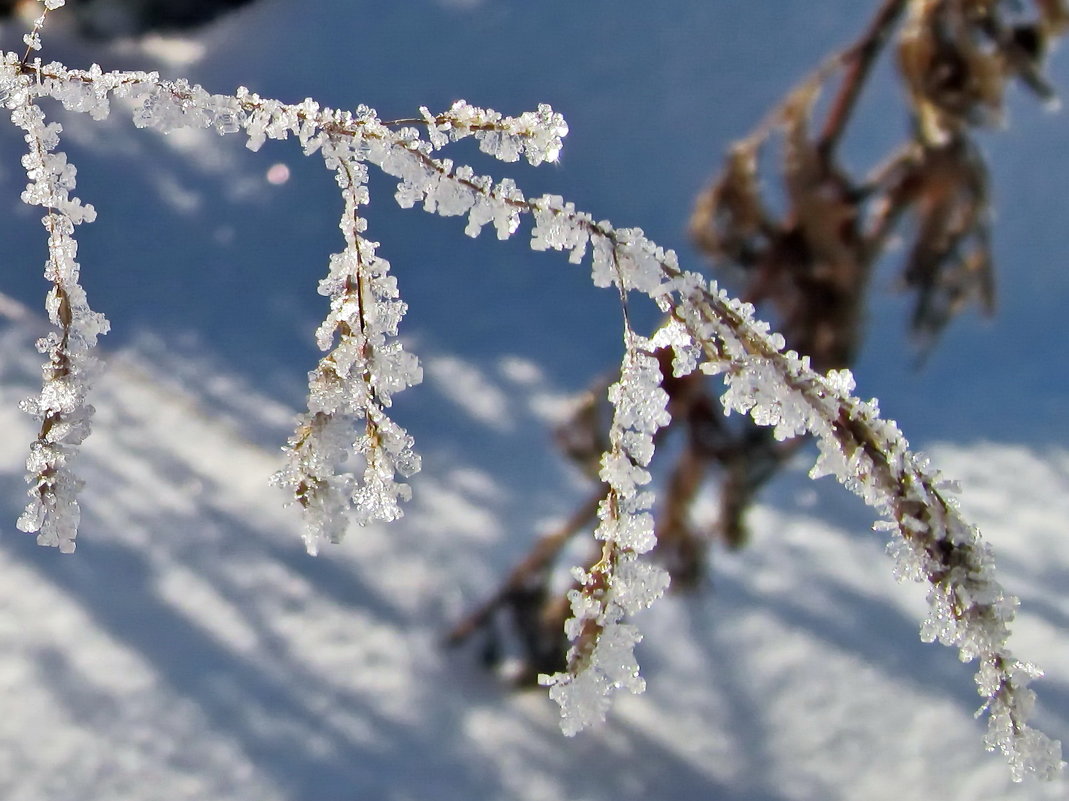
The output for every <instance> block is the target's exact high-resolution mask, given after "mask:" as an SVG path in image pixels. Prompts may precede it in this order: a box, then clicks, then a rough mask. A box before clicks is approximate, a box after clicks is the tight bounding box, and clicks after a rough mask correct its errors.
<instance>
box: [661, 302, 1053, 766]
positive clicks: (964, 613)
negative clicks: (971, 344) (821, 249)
mask: <svg viewBox="0 0 1069 801" xmlns="http://www.w3.org/2000/svg"><path fill="white" fill-rule="evenodd" d="M750 312H751V309H749V308H748V307H746V306H745V305H744V304H739V303H738V302H736V301H732V300H730V299H727V298H726V297H725V296H724V295H722V294H716V293H711V292H709V291H707V290H706V289H705V288H704V287H697V286H695V288H694V290H693V291H692V292H691V293H690V294H689V295H688V296H687V297H685V298H684V299H683V300H682V302H681V303H680V304H679V305H677V306H676V309H675V311H674V313H675V314H676V316H677V318H678V319H680V320H682V321H684V322H685V324H686V325H687V328H688V330H689V331H690V332H691V334H692V336H694V337H695V339H696V340H697V341H700V342H701V343H702V345H703V347H704V348H705V349H706V352H707V355H708V356H709V357H710V359H711V361H710V362H708V363H707V364H708V365H710V366H711V367H712V369H710V370H709V372H724V373H725V377H726V379H727V381H728V384H729V389H728V392H727V394H726V395H725V408H728V409H734V410H736V411H741V412H744V413H749V414H750V415H751V416H753V418H754V419H755V420H756V421H757V422H759V423H762V424H765V425H773V426H775V427H776V429H777V431H776V435H777V437H780V438H786V437H789V436H792V435H793V434H794V433H800V432H801V431H803V430H808V431H810V432H812V433H813V434H814V435H815V436H816V439H817V443H818V446H819V448H820V451H821V457H820V460H819V461H818V463H817V465H816V466H815V467H814V469H813V473H812V474H813V476H814V477H816V476H818V475H823V474H826V473H830V474H832V475H834V476H835V477H836V478H837V479H838V480H839V481H840V482H841V483H842V484H843V485H844V486H846V487H847V488H848V489H850V490H852V491H853V492H855V493H856V494H857V495H859V496H860V497H861V498H862V499H863V500H864V501H865V502H866V503H868V504H869V505H871V506H873V507H874V508H875V509H876V510H877V511H878V512H879V513H880V514H881V515H883V516H884V517H885V518H887V519H886V522H884V523H881V524H878V527H879V528H883V529H887V530H889V531H890V532H891V534H892V541H891V543H890V545H889V548H888V550H889V552H890V553H891V554H892V555H893V556H894V557H895V559H896V562H897V564H896V568H895V573H896V575H897V576H898V577H899V579H900V580H913V581H920V582H925V583H927V584H928V587H929V593H928V603H929V615H928V618H927V619H926V620H925V621H924V623H923V625H922V627H921V637H922V639H924V640H925V641H927V642H931V641H934V640H939V642H941V643H943V644H944V645H949V646H953V647H956V648H957V649H958V652H959V656H960V658H961V659H962V661H972V660H973V659H976V660H978V662H979V670H978V673H977V676H976V681H977V689H978V692H979V694H980V695H981V696H982V697H983V698H984V704H983V706H982V707H981V709H980V711H979V712H978V714H982V713H984V712H987V713H988V714H989V720H988V734H987V737H986V743H987V745H988V747H989V748H991V749H994V748H998V749H1000V750H1001V751H1002V752H1003V754H1004V755H1005V756H1006V757H1007V759H1008V760H1009V762H1010V767H1011V772H1012V776H1013V778H1014V779H1015V780H1017V781H1019V780H1020V779H1022V778H1023V777H1024V776H1025V775H1028V774H1034V775H1037V776H1039V777H1040V778H1044V779H1051V778H1053V777H1054V776H1055V775H1056V774H1057V773H1058V772H1060V770H1061V768H1062V766H1063V763H1062V762H1061V748H1060V743H1058V742H1057V741H1051V740H1049V739H1048V738H1047V737H1046V736H1045V735H1043V734H1042V733H1041V732H1038V731H1036V730H1035V729H1032V728H1031V727H1029V726H1028V725H1027V723H1026V720H1027V717H1028V715H1029V714H1030V711H1031V709H1032V706H1033V704H1034V693H1033V692H1032V691H1031V690H1030V689H1028V686H1027V685H1028V683H1029V681H1031V680H1032V679H1033V678H1036V677H1037V676H1039V675H1041V671H1039V670H1038V669H1037V668H1036V667H1035V666H1034V665H1031V664H1028V663H1025V662H1022V661H1020V660H1018V659H1016V658H1015V657H1014V656H1013V655H1012V654H1011V653H1010V651H1009V650H1008V649H1007V647H1006V642H1007V639H1008V637H1009V634H1010V631H1009V624H1010V622H1011V621H1012V620H1013V617H1014V612H1015V609H1016V606H1017V599H1016V598H1014V597H1012V596H1010V595H1008V594H1007V593H1006V592H1005V591H1004V590H1003V588H1002V587H1001V585H1000V584H999V583H998V581H997V580H996V577H995V570H994V563H993V558H992V555H991V552H990V549H989V547H988V546H987V545H986V544H985V543H983V542H982V540H981V539H980V537H979V532H978V531H977V530H976V529H975V527H973V526H971V525H969V524H968V523H967V522H966V521H965V520H964V519H963V518H962V516H961V514H960V511H959V510H958V507H957V504H956V502H955V501H954V500H953V499H952V498H950V497H948V496H947V495H946V489H947V488H949V487H950V486H951V485H949V484H948V483H947V482H945V481H943V480H942V479H941V477H940V476H939V474H938V473H931V472H929V470H928V467H927V461H926V460H925V459H924V458H923V457H919V456H917V455H915V454H913V453H912V452H910V451H909V449H908V443H907V442H906V440H905V438H904V437H903V436H902V434H901V432H900V431H899V430H898V428H897V426H895V425H894V424H893V423H891V422H889V421H884V420H881V419H880V417H879V411H878V408H877V407H876V404H875V402H874V401H870V402H868V403H865V402H862V401H860V400H858V399H856V398H854V397H853V396H852V395H851V394H850V393H851V391H852V389H853V381H852V378H851V377H850V376H849V374H848V373H847V372H846V371H833V372H832V373H829V374H828V376H826V377H824V376H819V375H817V374H815V373H813V372H812V371H811V370H809V368H808V364H807V360H806V359H804V358H799V357H798V356H797V354H794V353H792V352H787V353H783V352H781V350H780V348H782V343H781V342H780V341H779V339H778V338H777V337H776V336H775V335H773V336H771V337H769V336H767V335H766V334H765V333H764V332H762V331H761V330H760V328H757V329H754V328H753V323H752V321H751V320H750V319H749V314H750Z"/></svg>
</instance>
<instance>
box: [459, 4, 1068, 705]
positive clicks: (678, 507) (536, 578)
mask: <svg viewBox="0 0 1069 801" xmlns="http://www.w3.org/2000/svg"><path fill="white" fill-rule="evenodd" d="M1067 27H1069V6H1067V5H1066V3H1065V2H1064V0H1030V2H1027V3H1025V2H1015V1H1014V0H884V2H882V3H881V4H880V6H879V7H878V8H877V10H876V12H875V14H874V16H873V17H872V19H871V20H870V22H869V23H868V25H867V27H866V29H865V30H864V31H863V33H862V34H861V36H860V37H859V38H858V39H857V40H856V41H855V42H854V43H853V44H852V45H850V46H849V47H847V48H845V49H844V50H841V51H839V52H837V53H835V54H833V55H831V56H830V57H829V58H827V59H826V60H825V61H824V62H823V63H822V64H821V65H820V66H819V67H818V68H817V69H816V70H815V71H813V73H812V74H810V75H808V76H807V77H806V78H805V79H804V80H802V81H801V82H800V83H799V84H798V85H797V86H795V87H794V88H793V89H792V90H791V91H789V92H788V93H787V95H786V96H785V98H784V99H783V100H782V101H781V102H780V103H779V104H778V105H777V106H776V107H775V108H773V109H772V110H771V111H770V112H769V114H768V115H767V117H766V118H765V119H764V120H763V121H762V122H761V123H760V124H759V125H758V126H757V127H756V128H755V129H754V130H753V131H752V132H751V133H750V134H748V135H747V136H745V137H743V138H742V139H740V140H738V141H737V142H735V143H733V144H732V145H731V146H730V147H729V148H728V151H727V154H726V156H725V159H724V163H723V166H722V167H721V170H720V172H719V173H718V174H717V175H716V177H715V178H714V180H713V181H712V182H711V184H710V185H709V187H708V188H707V189H706V190H705V191H704V192H702V193H701V195H700V196H699V197H698V198H697V201H696V203H695V207H694V212H693V215H692V217H691V220H690V232H691V236H692V239H693V241H694V243H695V245H696V247H697V248H698V249H699V250H700V251H701V252H702V253H704V254H705V255H706V256H707V257H708V258H709V260H710V263H711V265H712V268H713V269H714V270H715V271H717V272H718V273H721V274H724V275H726V276H728V277H729V278H732V277H733V278H734V279H735V280H737V281H740V282H741V290H740V292H739V293H738V294H739V295H740V297H742V298H743V299H744V300H746V301H748V302H750V303H753V304H755V305H757V306H759V307H760V308H761V310H762V313H763V314H764V316H765V317H766V318H772V319H773V321H774V322H775V324H776V325H777V327H778V330H779V331H781V332H782V333H783V335H784V336H785V337H786V339H787V343H788V346H789V347H791V348H793V349H795V350H797V351H798V352H799V353H802V354H808V355H809V357H810V358H811V363H812V366H813V368H814V369H816V370H817V371H820V372H824V371H827V370H830V369H838V368H845V367H849V366H851V365H852V364H853V363H854V361H855V359H856V357H857V354H858V351H859V349H860V348H861V346H862V340H863V334H864V318H865V308H866V302H867V292H868V289H869V287H870V285H871V283H872V281H871V277H872V274H873V271H874V269H875V267H876V266H877V265H878V264H879V263H880V262H881V261H882V260H883V259H884V258H885V257H886V256H887V255H888V251H889V245H890V243H891V242H892V237H894V238H896V239H898V240H902V241H904V242H905V244H906V247H905V248H904V249H903V251H902V252H903V253H904V256H902V257H901V267H900V275H901V278H900V283H901V286H902V288H903V290H904V291H906V292H909V293H911V294H912V295H913V297H914V300H913V311H912V315H911V319H910V323H909V325H910V329H911V332H912V333H913V335H914V336H915V338H916V340H917V342H918V346H919V347H920V348H921V351H922V353H923V352H925V351H927V349H929V348H930V347H931V346H932V345H933V344H934V343H935V341H936V340H937V339H938V337H939V334H940V333H941V332H942V330H943V329H944V327H945V326H946V325H947V324H948V323H949V321H950V320H951V319H952V318H953V317H954V316H955V315H956V314H958V313H959V312H960V311H961V310H962V309H964V308H966V307H967V306H969V305H970V304H973V303H977V304H979V305H980V306H981V308H982V309H983V310H984V311H985V312H987V313H991V312H992V311H993V309H994V305H995V277H994V265H993V262H992V256H991V230H990V218H991V214H990V189H989V176H988V169H987V165H986V163H985V161H984V158H983V156H982V154H981V152H980V149H979V148H978V146H977V144H976V142H975V140H974V134H975V132H976V131H977V129H979V128H982V127H985V126H990V125H991V124H992V123H995V122H999V121H1000V120H1001V118H1002V115H1003V109H1004V102H1005V93H1006V89H1007V86H1008V85H1009V84H1010V83H1011V82H1012V80H1013V79H1018V80H1020V81H1021V82H1022V83H1023V84H1024V85H1025V86H1026V87H1027V88H1028V89H1030V90H1031V91H1032V92H1033V93H1034V94H1035V95H1037V96H1038V97H1040V98H1041V99H1043V100H1047V101H1050V100H1053V97H1054V91H1053V89H1052V87H1051V86H1050V85H1049V83H1048V82H1047V80H1046V79H1045V77H1044V75H1043V62H1044V58H1045V56H1046V54H1047V52H1048V49H1049V47H1050V44H1051V43H1052V42H1053V41H1054V40H1056V39H1058V38H1059V37H1060V36H1062V35H1063V34H1064V32H1065V31H1066V29H1067ZM893 40H897V59H895V61H894V66H895V69H896V72H897V77H898V80H899V82H900V83H901V85H902V87H903V88H904V96H905V97H904V102H905V109H904V111H905V113H906V114H907V115H908V119H909V123H910V125H909V128H908V135H907V137H906V138H905V140H904V141H903V142H901V143H899V144H898V145H897V146H896V147H895V148H894V149H893V150H892V152H891V153H890V154H889V155H888V156H887V157H886V158H885V159H884V160H883V161H882V162H881V163H879V164H877V165H876V166H875V167H873V168H871V169H870V170H868V171H867V172H866V173H864V174H861V173H853V172H851V171H849V170H848V169H846V168H845V167H844V166H843V164H842V162H841V161H840V159H839V150H840V146H841V143H842V142H843V140H844V138H845V137H846V135H847V134H848V132H849V129H850V125H851V124H852V123H853V122H854V121H855V119H856V115H855V111H856V109H857V106H858V101H859V99H860V97H861V96H862V94H863V93H864V91H865V90H866V89H867V88H868V87H869V86H870V84H871V76H872V74H873V68H874V66H875V65H876V63H877V61H878V60H879V58H880V56H881V55H882V54H883V53H884V51H885V50H887V49H888V47H887V46H888V44H889V43H890V42H892V41H893ZM824 95H827V96H828V99H827V101H826V102H822V100H821V98H822V96H824ZM768 164H778V174H774V173H773V174H769V171H768V170H766V169H765V168H764V167H765V165H768ZM765 186H773V187H775V192H776V193H777V194H776V196H775V197H774V198H773V199H772V200H770V199H769V193H768V192H766V191H765V190H764V189H763V187H765ZM659 358H660V361H661V366H662V373H663V375H664V383H663V386H664V389H665V390H666V391H667V392H668V395H669V397H670V402H669V411H670V413H671V416H672V421H671V423H670V424H669V425H668V426H667V427H666V428H664V429H662V430H661V431H660V432H659V434H658V438H659V439H665V438H669V437H671V438H675V439H677V440H678V441H679V443H678V447H676V448H675V449H674V450H673V453H672V457H671V458H673V459H674V462H673V463H672V464H670V465H668V464H664V463H663V459H664V457H661V463H660V464H658V465H657V469H658V472H659V473H660V474H661V476H662V479H661V488H660V491H659V496H660V497H659V503H658V508H657V511H656V534H657V549H656V555H657V556H658V558H659V559H660V560H661V561H662V563H663V564H664V565H665V567H666V568H667V569H668V570H669V572H670V574H671V576H672V586H673V587H674V588H676V589H677V590H678V589H684V590H685V589H691V588H694V587H696V586H699V585H700V584H701V583H702V582H703V580H704V578H705V576H706V572H707V565H708V550H709V547H710V545H711V544H712V543H713V542H716V541H718V542H720V543H722V544H724V545H725V546H726V547H729V548H738V547H741V546H742V545H743V544H744V543H745V542H746V539H747V533H748V532H747V527H746V522H745V516H746V512H747V510H748V509H749V508H750V506H751V505H752V503H753V501H754V499H755V497H756V496H757V493H758V492H759V491H760V489H761V488H762V487H763V486H764V485H765V484H766V483H767V482H768V481H769V479H771V478H772V477H773V476H774V475H775V474H776V472H777V471H778V470H779V468H780V467H781V466H782V465H783V464H784V463H785V462H786V460H787V459H788V458H789V457H790V456H791V455H792V454H793V453H794V452H795V451H796V450H797V449H798V448H799V446H800V445H802V444H803V442H804V438H795V439H791V440H787V441H783V442H781V441H777V440H776V439H775V438H774V437H773V435H772V431H771V429H768V428H762V427H759V426H757V425H756V424H755V423H754V422H753V420H752V419H751V418H749V417H744V416H736V417H733V418H727V417H725V415H724V413H723V410H722V406H721V404H720V400H719V389H720V388H719V387H718V386H716V382H715V379H710V378H708V377H706V376H703V375H701V374H698V373H694V374H691V375H688V376H685V377H682V378H676V377H674V376H673V375H672V370H671V352H670V351H669V350H667V349H666V350H665V351H662V352H660V353H659ZM608 384H609V381H598V382H596V383H595V385H594V386H592V387H591V389H590V390H589V391H588V392H587V393H586V394H585V396H584V398H583V399H582V401H581V403H580V404H579V405H578V407H577V410H576V411H575V413H574V414H573V415H572V417H571V418H570V419H569V420H568V421H567V422H565V423H564V424H563V425H562V426H560V427H559V428H558V430H557V432H556V435H557V440H558V443H559V444H560V446H561V448H562V450H563V451H564V453H565V454H566V455H567V456H568V457H569V458H570V459H571V460H573V461H575V462H576V463H577V464H580V465H581V466H583V467H585V468H589V472H590V474H591V475H592V476H594V477H596V475H597V462H598V459H599V457H600V456H601V454H602V453H603V452H604V451H605V450H606V446H607V432H608V428H609V419H610V412H609V410H608V409H607V408H606V407H607V404H606V403H605V401H604V398H605V393H606V389H607V387H608ZM658 453H665V451H664V450H659V451H658ZM714 484H715V485H717V489H718V491H719V514H718V517H717V519H716V521H715V522H714V523H713V524H712V525H711V526H709V525H705V526H703V525H699V524H697V523H696V522H695V520H694V519H693V518H694V516H693V514H692V510H693V507H694V503H695V501H696V500H697V499H698V498H699V496H700V495H701V494H702V492H703V491H708V487H709V486H710V485H714ZM602 495H603V488H602V487H601V486H600V485H599V486H597V487H595V488H594V489H593V490H592V492H591V495H590V498H589V499H588V500H585V501H584V502H583V503H582V504H581V505H579V506H578V508H577V509H576V510H575V512H574V513H573V514H572V516H571V517H570V518H569V519H568V520H567V521H566V522H565V523H564V524H563V525H562V526H561V527H560V528H558V529H557V530H555V531H552V532H550V533H548V534H545V535H543V536H542V537H540V538H539V539H538V540H537V541H536V542H535V545H534V547H533V548H532V549H531V551H530V552H529V553H528V555H527V556H526V557H525V558H524V559H523V560H522V561H521V562H519V563H518V564H517V565H516V566H515V568H514V569H513V570H512V572H511V573H510V574H509V576H508V577H507V578H506V579H505V581H504V582H503V583H502V584H501V586H500V587H499V589H498V591H497V592H496V593H495V594H494V595H493V596H492V597H491V598H489V599H487V600H486V601H485V602H484V603H483V604H482V605H481V606H479V607H478V608H477V609H475V610H474V611H473V612H472V613H471V614H470V615H468V616H467V617H466V618H465V619H464V620H462V621H461V622H460V623H459V624H458V625H457V626H456V627H455V628H454V629H453V630H452V631H451V632H450V634H449V636H448V642H449V643H451V644H459V643H461V642H464V641H466V640H468V639H469V638H472V637H473V636H474V635H476V634H482V635H484V638H485V639H484V643H485V647H486V650H485V655H486V659H487V661H488V663H490V664H492V665H496V664H498V663H499V662H500V661H501V657H502V648H501V637H500V627H499V623H500V620H499V619H500V618H501V617H502V616H504V617H506V618H508V621H507V622H506V624H505V625H506V627H507V628H508V629H511V631H512V632H513V633H514V634H515V635H516V636H515V640H516V643H517V647H516V651H517V653H516V654H515V656H516V657H517V659H516V660H515V664H516V666H517V668H516V670H515V673H514V675H513V678H514V679H515V681H516V682H517V683H518V684H521V685H527V684H533V683H534V681H535V679H536V677H537V676H538V675H539V674H540V673H553V672H555V671H558V670H560V669H561V668H562V667H563V666H564V664H565V653H566V650H567V646H568V642H567V640H566V639H565V637H564V635H563V633H562V632H563V624H564V621H565V620H566V619H567V618H568V616H569V614H570V608H569V604H568V602H567V600H566V598H565V595H564V594H563V593H555V592H553V591H552V590H551V578H552V576H553V570H554V567H555V563H556V559H557V557H558V555H559V554H560V552H561V550H562V549H563V548H564V547H565V545H567V544H568V543H569V542H570V541H571V539H572V538H573V537H574V536H575V535H576V534H578V533H579V532H582V531H585V530H587V529H588V528H589V527H590V526H591V525H592V524H593V523H594V522H595V521H596V513H597V503H598V499H600V498H601V497H602ZM596 559H597V554H594V555H592V556H591V563H593V562H594V561H595V560H596Z"/></svg>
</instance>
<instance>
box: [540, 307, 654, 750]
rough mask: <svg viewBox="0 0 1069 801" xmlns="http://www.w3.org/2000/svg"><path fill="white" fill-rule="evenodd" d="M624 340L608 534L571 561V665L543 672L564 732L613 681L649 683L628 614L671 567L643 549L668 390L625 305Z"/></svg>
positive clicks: (601, 710) (607, 472)
mask: <svg viewBox="0 0 1069 801" xmlns="http://www.w3.org/2000/svg"><path fill="white" fill-rule="evenodd" d="M625 308H626V307H625ZM624 340H625V353H624V360H623V365H622V368H621V371H620V380H619V381H618V382H617V383H616V384H614V385H613V386H612V387H610V389H609V400H610V401H611V403H612V404H613V420H612V426H611V428H610V430H609V443H610V446H609V450H608V452H607V453H606V454H605V455H604V456H603V457H602V461H601V478H602V480H603V481H604V482H605V483H606V484H607V485H608V492H607V494H606V496H605V498H604V499H603V500H602V501H601V503H600V505H599V506H598V518H599V520H600V521H601V522H600V523H599V525H598V526H597V529H596V530H595V532H594V536H595V537H597V538H598V539H600V540H601V541H602V552H601V558H600V559H599V560H598V561H597V562H596V563H595V564H594V565H593V566H592V567H591V568H590V569H589V570H583V569H581V568H576V569H575V570H574V571H573V575H574V577H575V579H576V583H577V588H576V589H573V590H571V591H570V592H569V593H568V600H569V601H570V602H571V607H572V617H571V619H570V620H568V622H567V624H566V625H565V632H566V634H567V636H568V638H569V639H570V640H571V641H572V646H571V648H570V649H569V651H568V657H567V658H568V668H567V671H566V672H563V673H558V674H556V675H553V676H548V675H543V676H539V681H540V682H541V683H542V684H544V685H548V686H549V687H550V691H549V693H550V697H552V698H553V699H554V700H555V701H556V702H557V703H558V704H559V705H560V707H561V728H562V729H563V731H564V733H565V734H567V735H573V734H575V733H577V732H578V731H580V730H581V729H583V728H585V727H586V726H588V725H591V724H593V723H596V722H599V721H601V720H604V719H605V713H606V711H607V710H608V706H609V703H610V699H611V695H612V693H614V692H615V691H616V690H619V689H626V690H629V691H630V692H632V693H641V692H642V691H643V690H644V689H645V686H646V684H645V681H643V679H642V678H641V677H640V676H639V670H638V662H637V661H636V660H635V655H634V647H635V645H637V644H638V643H639V642H640V641H641V639H642V635H641V634H640V633H639V631H638V629H637V628H636V627H635V626H633V625H631V624H630V623H625V622H623V621H624V618H625V617H627V616H629V615H632V614H634V613H635V612H637V611H639V610H641V609H644V608H646V607H647V606H649V605H650V604H651V603H653V602H654V601H655V600H656V599H657V598H659V597H660V596H661V595H662V594H663V593H664V590H665V589H666V588H667V587H668V581H669V578H668V572H667V571H666V570H664V569H663V568H661V567H659V566H658V565H654V564H651V563H649V562H646V561H643V560H641V559H640V556H641V555H642V554H644V553H646V552H648V551H650V550H651V549H652V548H653V546H654V544H655V542H656V540H655V537H654V532H653V516H652V515H651V514H650V508H651V507H652V504H653V494H652V493H651V492H648V491H645V490H644V487H645V485H646V484H648V483H649V481H650V479H651V476H650V474H649V472H648V471H647V470H645V467H646V466H647V465H648V464H649V461H650V459H651V458H652V456H653V435H654V434H655V433H656V431H657V429H658V428H660V427H662V426H664V425H667V423H668V421H669V418H668V412H667V408H666V407H667V404H668V393H666V392H665V391H664V390H663V389H662V388H661V386H660V381H661V370H660V365H659V363H658V361H657V359H656V357H655V356H654V355H653V351H654V350H655V349H656V345H655V344H653V343H652V342H651V341H650V340H648V339H646V338H645V337H640V336H638V335H637V334H635V333H634V332H633V331H632V330H631V327H630V325H629V324H628V323H627V321H626V314H625V325H624Z"/></svg>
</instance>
